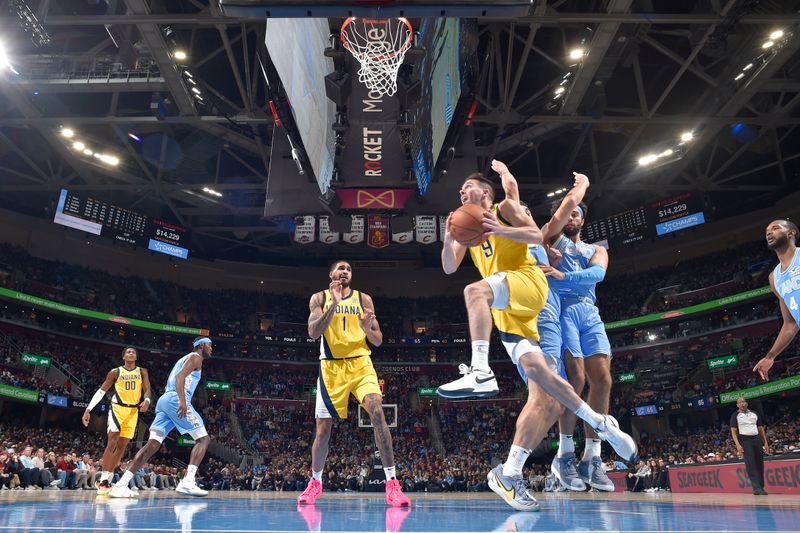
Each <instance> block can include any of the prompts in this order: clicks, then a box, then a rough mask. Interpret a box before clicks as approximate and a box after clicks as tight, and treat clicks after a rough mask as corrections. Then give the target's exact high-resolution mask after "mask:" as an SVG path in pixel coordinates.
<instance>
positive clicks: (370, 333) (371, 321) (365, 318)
mask: <svg viewBox="0 0 800 533" xmlns="http://www.w3.org/2000/svg"><path fill="white" fill-rule="evenodd" d="M361 296H363V302H362V305H363V306H364V314H363V315H362V316H360V317H359V318H358V323H359V324H361V328H362V329H363V330H364V333H366V334H367V340H368V341H369V343H370V344H371V345H373V346H375V347H376V348H377V347H378V346H380V345H381V344H383V333H381V326H380V324H379V323H378V319H377V318H376V317H375V304H374V303H373V301H372V297H371V296H370V295H369V294H364V293H363V292H362V293H361Z"/></svg>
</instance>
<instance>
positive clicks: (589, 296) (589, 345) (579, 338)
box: [553, 235, 611, 358]
mask: <svg viewBox="0 0 800 533" xmlns="http://www.w3.org/2000/svg"><path fill="white" fill-rule="evenodd" d="M554 248H555V249H556V250H558V251H559V252H561V262H560V263H559V264H558V266H557V267H556V268H558V270H560V271H561V272H580V271H582V270H585V269H587V268H589V262H590V261H591V260H592V257H593V256H594V254H595V245H594V244H588V243H585V242H578V243H575V242H572V240H571V239H569V238H568V237H567V236H566V235H561V237H559V238H558V240H557V241H556V243H555V246H554ZM553 286H554V287H557V288H558V296H559V299H560V300H561V338H562V342H563V350H564V351H569V353H571V354H572V356H573V357H579V358H582V357H591V356H593V355H611V344H610V343H609V342H608V335H606V329H605V325H604V324H603V320H602V319H601V318H600V310H599V309H597V306H596V305H595V302H596V301H597V297H596V296H595V292H594V289H595V287H596V286H597V284H596V283H577V282H574V281H567V280H562V281H556V282H554V283H553Z"/></svg>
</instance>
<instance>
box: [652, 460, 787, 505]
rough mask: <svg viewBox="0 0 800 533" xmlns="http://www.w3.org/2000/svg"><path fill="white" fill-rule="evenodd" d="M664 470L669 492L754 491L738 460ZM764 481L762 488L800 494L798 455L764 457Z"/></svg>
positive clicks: (769, 490)
mask: <svg viewBox="0 0 800 533" xmlns="http://www.w3.org/2000/svg"><path fill="white" fill-rule="evenodd" d="M794 455H798V454H794ZM790 457H791V456H790ZM667 471H668V473H669V486H670V489H671V490H672V492H700V493H709V492H713V493H726V492H727V493H740V494H751V493H752V492H753V487H752V485H750V478H749V477H748V476H747V470H746V469H745V466H744V463H741V462H735V463H719V464H714V463H705V464H703V465H697V466H671V467H669V469H668V470H667ZM764 481H765V486H764V489H765V490H766V491H767V492H768V493H770V494H797V495H799V496H800V457H794V458H789V459H766V460H765V461H764Z"/></svg>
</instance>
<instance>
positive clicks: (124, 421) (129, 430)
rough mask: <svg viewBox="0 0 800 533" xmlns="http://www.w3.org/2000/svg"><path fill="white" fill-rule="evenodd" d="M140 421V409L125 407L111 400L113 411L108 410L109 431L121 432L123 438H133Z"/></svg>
mask: <svg viewBox="0 0 800 533" xmlns="http://www.w3.org/2000/svg"><path fill="white" fill-rule="evenodd" d="M137 422H139V409H138V408H137V407H125V406H124V405H119V404H116V403H114V402H111V411H109V412H108V433H119V436H120V437H122V438H123V439H128V440H130V439H132V438H133V435H134V434H135V433H136V423H137Z"/></svg>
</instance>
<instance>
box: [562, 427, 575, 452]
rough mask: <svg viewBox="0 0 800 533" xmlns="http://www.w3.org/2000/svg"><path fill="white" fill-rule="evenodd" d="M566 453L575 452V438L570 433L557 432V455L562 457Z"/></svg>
mask: <svg viewBox="0 0 800 533" xmlns="http://www.w3.org/2000/svg"><path fill="white" fill-rule="evenodd" d="M568 453H575V440H574V439H573V438H572V435H564V434H563V433H559V434H558V456H559V457H564V456H565V455H567V454H568Z"/></svg>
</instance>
